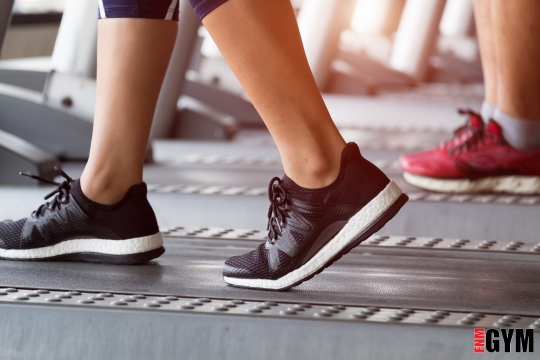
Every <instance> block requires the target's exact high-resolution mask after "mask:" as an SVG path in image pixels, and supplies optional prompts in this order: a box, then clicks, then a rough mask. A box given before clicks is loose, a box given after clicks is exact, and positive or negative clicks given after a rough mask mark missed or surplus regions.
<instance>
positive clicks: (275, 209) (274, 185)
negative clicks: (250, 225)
mask: <svg viewBox="0 0 540 360" xmlns="http://www.w3.org/2000/svg"><path fill="white" fill-rule="evenodd" d="M268 198H269V199H270V208H269V209H268V226H267V230H268V241H269V242H271V243H272V244H275V243H276V241H277V239H278V237H279V236H281V234H282V231H283V229H284V228H285V226H287V219H288V218H289V217H290V215H289V213H288V212H287V207H288V206H289V205H290V203H291V201H290V199H289V196H288V193H287V190H285V188H284V187H283V183H282V181H281V179H280V178H278V177H275V178H273V179H272V180H271V181H270V185H269V186H268Z"/></svg>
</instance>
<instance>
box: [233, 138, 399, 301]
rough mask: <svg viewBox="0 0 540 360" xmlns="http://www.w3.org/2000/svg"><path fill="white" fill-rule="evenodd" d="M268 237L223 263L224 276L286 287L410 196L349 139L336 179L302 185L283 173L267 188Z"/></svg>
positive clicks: (243, 283) (237, 282)
mask: <svg viewBox="0 0 540 360" xmlns="http://www.w3.org/2000/svg"><path fill="white" fill-rule="evenodd" d="M268 197H269V198H270V203H271V204H270V209H269V211H268V238H267V241H266V243H263V244H261V245H259V247H258V248H257V249H255V250H253V251H251V252H249V253H247V254H244V255H241V256H233V257H231V258H230V259H228V260H227V261H226V262H225V265H224V268H223V276H224V280H225V281H226V282H227V283H228V284H230V285H234V286H238V287H245V288H254V289H263V290H287V289H290V288H291V287H293V286H296V285H299V284H300V283H302V282H303V281H305V280H308V279H310V278H312V277H313V276H315V275H316V274H318V273H320V272H321V271H323V270H324V269H325V268H326V267H328V266H330V265H331V264H332V263H333V262H334V261H336V260H338V259H339V258H341V256H343V255H344V254H346V253H348V252H349V251H350V250H351V249H353V248H354V247H356V246H357V245H358V244H360V243H361V242H362V241H364V240H366V239H367V238H368V237H370V236H371V235H372V234H373V233H374V232H376V231H377V230H379V229H380V228H381V227H383V225H384V224H386V222H388V221H389V220H390V219H392V218H393V217H394V215H396V213H397V212H398V211H399V210H400V208H401V207H402V206H403V205H404V204H405V203H406V202H407V200H408V199H409V198H408V197H407V195H405V194H403V193H402V192H401V189H400V188H399V187H398V186H397V185H396V183H394V182H393V181H391V180H390V179H388V178H387V177H386V175H384V174H383V172H382V171H380V170H379V169H378V168H377V167H376V166H375V165H373V164H372V163H370V162H369V161H367V160H366V159H364V158H363V157H362V155H361V154H360V149H359V148H358V146H357V145H356V144H354V143H349V144H347V146H346V147H345V149H344V150H343V153H342V155H341V169H340V172H339V175H338V177H337V179H336V180H335V181H334V182H333V183H332V184H330V185H328V186H326V187H324V188H320V189H305V188H302V187H300V186H298V185H297V184H295V183H294V182H293V181H292V180H291V179H290V178H288V177H287V175H285V176H284V177H283V180H280V179H279V178H273V179H272V181H271V182H270V186H269V189H268Z"/></svg>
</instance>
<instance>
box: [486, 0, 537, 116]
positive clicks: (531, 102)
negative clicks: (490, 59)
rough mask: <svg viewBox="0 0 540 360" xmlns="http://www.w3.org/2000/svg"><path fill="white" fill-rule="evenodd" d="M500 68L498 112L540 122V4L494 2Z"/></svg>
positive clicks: (528, 0)
mask: <svg viewBox="0 0 540 360" xmlns="http://www.w3.org/2000/svg"><path fill="white" fill-rule="evenodd" d="M489 2H490V3H491V6H492V8H491V11H492V19H493V23H494V25H495V27H494V34H495V44H496V53H497V65H498V100H497V106H498V108H499V109H500V110H501V111H502V112H504V113H506V114H508V115H510V116H512V117H516V118H520V119H528V120H540V101H539V99H540V66H539V64H540V46H538V44H539V39H540V22H538V19H539V17H540V1H537V0H514V1H507V0H493V1H489Z"/></svg>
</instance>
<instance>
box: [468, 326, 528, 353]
mask: <svg viewBox="0 0 540 360" xmlns="http://www.w3.org/2000/svg"><path fill="white" fill-rule="evenodd" d="M512 339H514V344H515V346H514V351H515V352H517V353H518V352H534V330H533V329H484V328H475V329H474V352H475V353H483V352H490V353H492V352H507V353H508V352H512Z"/></svg>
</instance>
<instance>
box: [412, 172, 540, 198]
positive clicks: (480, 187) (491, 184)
mask: <svg viewBox="0 0 540 360" xmlns="http://www.w3.org/2000/svg"><path fill="white" fill-rule="evenodd" d="M403 178H404V179H405V181H407V182H408V183H409V184H411V185H413V186H416V187H419V188H421V189H425V190H430V191H437V192H444V193H457V194H459V193H484V192H494V193H509V194H518V195H536V194H540V176H521V175H512V176H492V177H486V178H482V179H477V180H469V179H437V178H430V177H425V176H418V175H413V174H409V173H406V172H404V173H403Z"/></svg>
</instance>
